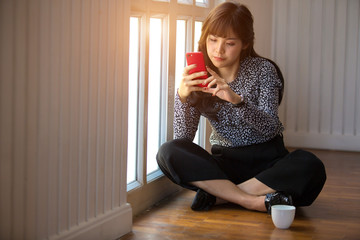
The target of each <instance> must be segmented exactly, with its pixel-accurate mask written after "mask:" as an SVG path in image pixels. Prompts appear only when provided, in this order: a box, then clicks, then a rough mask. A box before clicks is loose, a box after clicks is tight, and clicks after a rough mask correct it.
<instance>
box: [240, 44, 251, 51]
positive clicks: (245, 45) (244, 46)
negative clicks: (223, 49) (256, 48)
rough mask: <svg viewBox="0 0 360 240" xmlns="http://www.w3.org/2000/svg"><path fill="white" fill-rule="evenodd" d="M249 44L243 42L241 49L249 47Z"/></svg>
mask: <svg viewBox="0 0 360 240" xmlns="http://www.w3.org/2000/svg"><path fill="white" fill-rule="evenodd" d="M249 45H250V44H249V43H247V44H244V45H243V47H242V49H241V50H245V49H247V48H248V47H249Z"/></svg>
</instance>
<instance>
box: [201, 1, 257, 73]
mask: <svg viewBox="0 0 360 240" xmlns="http://www.w3.org/2000/svg"><path fill="white" fill-rule="evenodd" d="M253 23H254V20H253V17H252V15H251V12H250V11H249V9H248V8H247V7H246V6H245V5H242V4H239V3H233V2H225V3H223V4H220V5H218V6H217V7H215V8H214V9H213V10H212V11H211V12H210V13H209V15H208V16H207V18H206V20H205V21H204V23H203V26H202V29H201V37H200V40H199V49H198V50H199V51H201V52H203V54H204V58H205V62H206V64H207V65H208V66H209V67H210V68H212V69H214V70H216V71H217V69H216V67H215V66H214V65H213V64H212V62H211V61H210V59H209V56H208V55H207V50H206V40H207V37H208V36H209V35H210V34H211V35H216V36H218V37H227V36H228V34H229V32H230V31H232V32H233V33H234V34H235V35H236V36H237V37H238V38H239V39H240V40H241V42H242V43H243V45H244V46H247V47H246V48H245V49H243V50H242V51H241V54H240V61H241V60H243V59H244V58H245V57H248V56H253V57H258V56H259V55H258V54H257V53H256V52H255V50H254V35H255V34H254V28H253Z"/></svg>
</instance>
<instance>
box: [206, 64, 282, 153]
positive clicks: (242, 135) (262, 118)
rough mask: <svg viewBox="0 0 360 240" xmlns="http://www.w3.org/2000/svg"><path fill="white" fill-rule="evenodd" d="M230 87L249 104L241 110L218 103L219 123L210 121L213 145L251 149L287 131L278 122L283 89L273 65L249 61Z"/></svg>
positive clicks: (240, 69) (226, 103)
mask: <svg viewBox="0 0 360 240" xmlns="http://www.w3.org/2000/svg"><path fill="white" fill-rule="evenodd" d="M229 86H230V88H231V89H232V90H233V91H234V92H235V93H237V94H242V95H243V97H244V99H245V103H244V104H243V105H241V106H239V107H234V106H233V105H232V104H231V103H229V102H219V103H217V106H216V107H217V108H218V109H219V112H218V113H217V117H218V120H210V122H211V125H212V133H211V136H210V142H211V144H218V145H222V146H227V147H238V146H247V145H251V144H257V143H262V142H266V141H269V140H270V139H272V138H274V137H275V136H276V135H278V134H280V133H281V132H282V131H283V125H282V124H281V122H280V120H279V118H278V105H279V89H280V88H281V86H282V85H281V80H280V79H279V77H278V75H277V72H276V69H275V67H274V65H273V64H272V63H271V62H269V61H268V60H266V59H263V58H252V57H250V58H248V59H245V60H244V61H243V62H242V63H241V65H240V68H239V73H238V76H237V78H236V79H235V80H234V81H232V82H230V83H229Z"/></svg>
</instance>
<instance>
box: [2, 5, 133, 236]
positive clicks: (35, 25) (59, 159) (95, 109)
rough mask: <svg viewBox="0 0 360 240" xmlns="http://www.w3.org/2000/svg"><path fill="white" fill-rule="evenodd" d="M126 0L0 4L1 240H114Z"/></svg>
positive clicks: (119, 223) (122, 215)
mask: <svg viewBox="0 0 360 240" xmlns="http://www.w3.org/2000/svg"><path fill="white" fill-rule="evenodd" d="M129 13H130V6H129V3H128V2H127V1H117V0H94V1H80V0H15V1H0V33H1V34H0V59H1V60H0V116H1V118H0V129H1V130H0V195H1V197H0V239H115V238H117V237H119V236H121V235H122V234H125V233H127V232H129V231H130V230H131V222H132V212H131V208H130V206H129V205H128V204H127V203H126V194H127V193H126V142H127V141H126V139H127V137H126V136H127V117H126V114H123V113H124V112H127V79H128V78H127V72H128V62H127V61H126V59H127V56H128V51H127V50H128V21H129V20H128V16H129Z"/></svg>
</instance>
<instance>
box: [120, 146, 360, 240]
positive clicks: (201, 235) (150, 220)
mask: <svg viewBox="0 0 360 240" xmlns="http://www.w3.org/2000/svg"><path fill="white" fill-rule="evenodd" d="M310 151H311V152H313V153H315V154H316V155H317V156H318V157H319V158H320V159H322V161H323V162H324V164H325V167H326V171H327V181H326V184H325V186H324V189H323V191H322V192H321V194H320V195H319V197H318V199H317V200H316V201H315V202H314V203H313V205H311V206H309V207H303V208H298V209H297V211H296V217H295V220H294V223H293V224H292V226H291V228H290V229H288V230H279V229H276V228H275V227H274V225H273V224H272V221H271V216H269V215H268V214H266V213H260V212H255V211H249V210H246V209H243V208H241V207H240V206H236V205H233V204H224V205H220V206H216V207H214V208H213V209H212V210H210V211H208V212H194V211H192V210H191V209H190V204H191V202H192V199H193V197H194V196H195V193H194V192H192V191H188V190H183V191H181V192H179V193H177V194H176V195H174V196H172V197H171V198H168V199H165V200H163V201H161V202H160V203H158V204H156V205H155V206H154V207H152V208H151V209H149V210H148V211H146V212H144V213H142V214H141V215H139V216H137V217H136V218H135V219H134V224H133V230H132V232H131V233H129V234H127V235H125V236H123V237H121V238H120V239H119V240H140V239H141V240H155V239H156V240H162V239H167V240H169V239H171V240H177V239H179V240H180V239H181V240H185V239H186V240H188V239H189V240H192V239H194V240H195V239H196V240H201V239H209V240H211V239H217V240H226V239H231V240H235V239H300V240H302V239H324V240H325V239H326V240H328V239H347V240H358V239H360V152H340V151H324V150H310Z"/></svg>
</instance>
